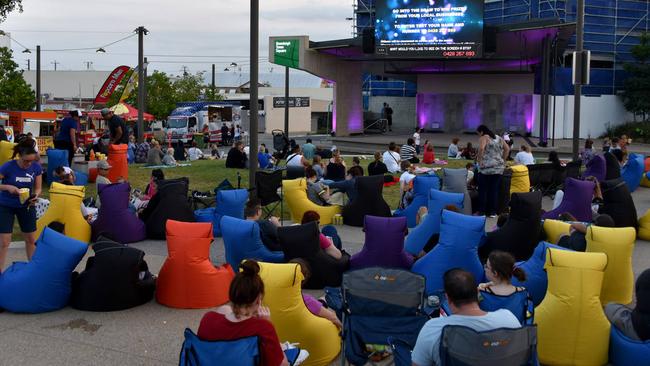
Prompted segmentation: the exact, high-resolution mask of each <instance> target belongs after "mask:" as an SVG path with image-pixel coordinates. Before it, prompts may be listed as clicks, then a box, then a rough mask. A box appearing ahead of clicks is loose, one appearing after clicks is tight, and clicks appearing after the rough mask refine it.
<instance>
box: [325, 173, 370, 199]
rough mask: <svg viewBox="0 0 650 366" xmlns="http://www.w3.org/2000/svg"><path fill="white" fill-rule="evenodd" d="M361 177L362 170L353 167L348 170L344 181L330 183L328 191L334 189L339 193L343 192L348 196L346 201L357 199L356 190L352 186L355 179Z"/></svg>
mask: <svg viewBox="0 0 650 366" xmlns="http://www.w3.org/2000/svg"><path fill="white" fill-rule="evenodd" d="M361 176H363V170H362V169H361V167H360V166H353V167H351V168H350V169H348V174H347V176H346V177H345V180H342V181H339V182H331V183H330V184H329V187H330V189H336V190H338V191H340V192H344V193H345V194H346V195H347V196H348V200H350V201H353V200H354V199H355V198H357V194H358V192H357V189H356V187H355V185H354V183H355V181H356V179H357V177H361Z"/></svg>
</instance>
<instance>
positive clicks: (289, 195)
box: [282, 178, 341, 225]
mask: <svg viewBox="0 0 650 366" xmlns="http://www.w3.org/2000/svg"><path fill="white" fill-rule="evenodd" d="M282 190H283V193H284V197H285V198H286V199H287V204H289V210H290V211H291V220H293V222H297V223H300V221H301V220H302V215H303V214H304V213H305V212H307V211H316V212H318V214H319V215H320V224H321V225H328V224H331V223H332V217H334V215H336V214H338V213H341V207H340V206H319V205H317V204H315V203H313V202H312V201H310V200H309V198H307V181H306V180H305V178H298V179H292V180H283V181H282Z"/></svg>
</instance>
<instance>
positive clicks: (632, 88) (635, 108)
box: [623, 33, 650, 121]
mask: <svg viewBox="0 0 650 366" xmlns="http://www.w3.org/2000/svg"><path fill="white" fill-rule="evenodd" d="M631 52H632V56H633V57H634V59H635V60H636V62H634V63H626V64H625V65H623V68H624V69H625V71H627V73H628V78H627V79H626V80H625V83H624V87H625V90H624V91H623V104H624V105H625V108H626V109H627V110H628V111H630V112H632V113H634V115H635V117H636V115H638V114H640V115H641V116H642V117H643V121H646V120H647V117H648V114H649V113H650V34H648V33H643V34H641V36H640V38H639V44H638V45H636V46H634V47H632V49H631Z"/></svg>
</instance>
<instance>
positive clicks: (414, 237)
mask: <svg viewBox="0 0 650 366" xmlns="http://www.w3.org/2000/svg"><path fill="white" fill-rule="evenodd" d="M416 179H417V178H416ZM464 200H465V195H464V194H462V193H448V192H442V191H438V190H436V189H431V190H430V192H429V204H428V205H427V206H428V207H427V208H428V210H429V213H428V214H427V216H425V218H424V220H423V221H422V222H421V223H420V225H418V226H416V227H415V228H414V229H413V230H411V232H410V233H409V235H408V236H407V237H406V242H405V243H404V249H405V250H406V251H407V252H409V253H411V254H413V255H418V254H420V252H421V251H422V249H424V247H425V246H426V244H427V242H429V240H431V238H432V237H433V236H434V235H435V234H440V218H441V215H442V209H443V208H445V206H447V205H454V206H457V207H458V208H460V209H462V208H463V203H464Z"/></svg>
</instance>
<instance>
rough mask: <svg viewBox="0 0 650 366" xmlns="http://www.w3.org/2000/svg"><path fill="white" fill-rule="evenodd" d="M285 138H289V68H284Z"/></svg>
mask: <svg viewBox="0 0 650 366" xmlns="http://www.w3.org/2000/svg"><path fill="white" fill-rule="evenodd" d="M284 136H286V138H287V139H288V138H289V67H288V66H285V68H284Z"/></svg>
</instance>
